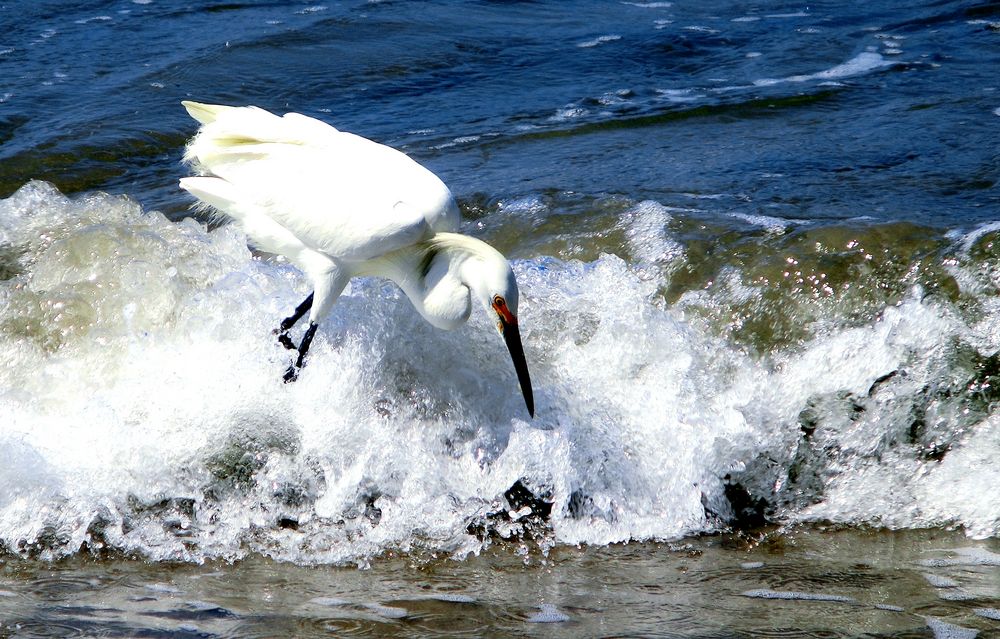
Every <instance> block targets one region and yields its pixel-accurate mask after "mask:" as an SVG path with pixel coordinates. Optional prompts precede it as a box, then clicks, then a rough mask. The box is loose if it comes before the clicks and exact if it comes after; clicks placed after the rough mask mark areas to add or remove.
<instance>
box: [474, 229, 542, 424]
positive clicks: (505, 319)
mask: <svg viewBox="0 0 1000 639" xmlns="http://www.w3.org/2000/svg"><path fill="white" fill-rule="evenodd" d="M476 257H477V259H476V260H475V262H476V265H475V267H474V272H473V273H472V274H471V276H470V277H468V278H467V281H466V285H467V286H469V288H470V289H471V290H472V292H473V295H474V296H475V297H478V298H479V300H480V302H481V303H482V304H483V306H485V307H486V309H487V313H489V314H490V316H491V318H492V319H493V320H494V321H495V322H496V326H497V330H498V331H499V332H500V335H501V336H502V337H503V340H504V342H505V343H506V344H507V350H508V351H510V357H511V359H512V360H513V362H514V370H515V371H516V372H517V381H518V383H519V384H520V386H521V393H522V394H523V395H524V404H525V406H527V408H528V414H529V415H531V416H532V417H534V416H535V400H534V396H533V395H532V392H531V377H529V375H528V364H527V362H526V361H525V359H524V348H523V347H522V346H521V332H520V330H519V329H518V326H517V304H518V290H517V280H516V279H515V278H514V271H513V270H512V269H511V268H510V263H509V262H508V261H507V259H506V258H505V257H503V255H501V254H500V253H498V252H497V251H495V250H493V249H492V248H490V250H489V251H485V250H484V251H483V252H481V253H480V254H479V255H477V256H476Z"/></svg>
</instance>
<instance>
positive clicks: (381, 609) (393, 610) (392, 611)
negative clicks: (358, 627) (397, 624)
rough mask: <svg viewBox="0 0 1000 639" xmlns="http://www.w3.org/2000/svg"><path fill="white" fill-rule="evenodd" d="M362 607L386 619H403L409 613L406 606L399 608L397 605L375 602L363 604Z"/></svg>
mask: <svg viewBox="0 0 1000 639" xmlns="http://www.w3.org/2000/svg"><path fill="white" fill-rule="evenodd" d="M362 608H365V609H366V610H370V611H371V612H374V613H375V614H376V615H378V616H379V617H385V618H386V619H403V618H404V617H406V615H408V614H409V612H408V611H407V610H406V608H400V607H398V606H385V605H382V604H376V603H370V604H363V605H362Z"/></svg>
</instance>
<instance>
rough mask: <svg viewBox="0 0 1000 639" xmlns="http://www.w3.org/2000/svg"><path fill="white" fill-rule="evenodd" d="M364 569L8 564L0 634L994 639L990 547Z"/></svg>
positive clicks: (697, 549) (2, 574)
mask: <svg viewBox="0 0 1000 639" xmlns="http://www.w3.org/2000/svg"><path fill="white" fill-rule="evenodd" d="M516 550H517V547H516V546H512V547H501V548H496V549H494V550H492V551H490V552H487V553H485V554H483V555H481V556H478V557H474V558H470V559H467V560H464V561H460V562H455V561H451V560H442V559H433V558H431V557H428V556H421V557H413V556H403V557H386V558H384V559H383V560H382V561H380V562H378V563H377V564H375V565H373V566H372V567H371V568H370V569H367V570H357V569H352V568H331V567H312V568H310V567H302V566H295V565H293V564H285V563H275V562H271V561H266V560H262V559H259V558H258V559H249V560H244V561H241V562H238V563H236V564H227V563H218V562H209V563H207V564H204V565H191V564H171V563H162V562H158V563H146V562H138V561H122V560H101V561H94V560H91V559H86V558H75V559H67V560H63V561H59V562H55V563H49V564H43V563H38V562H25V561H18V560H12V561H9V562H7V563H5V564H4V565H3V566H2V569H0V618H2V620H3V621H2V626H0V636H11V637H43V636H101V637H125V636H129V637H131V636H156V637H193V636H199V637H273V636H296V637H323V636H329V635H330V634H331V633H334V634H336V635H338V636H355V635H358V636H371V635H374V636H382V637H422V636H455V637H482V636H512V635H517V636H527V637H535V636H539V637H592V636H648V637H676V638H685V637H700V638H707V637H720V638H721V637H771V636H782V637H802V638H808V637H860V636H865V637H868V636H877V637H898V638H902V637H932V636H933V637H973V636H977V634H976V633H978V636H980V637H991V636H997V635H998V634H1000V621H998V618H1000V610H998V607H1000V582H998V580H997V574H998V573H997V570H998V566H1000V554H997V552H996V551H997V550H998V549H997V545H996V543H995V542H992V541H991V542H971V541H969V540H967V539H965V538H964V537H963V536H962V535H961V534H958V533H954V532H945V531H912V532H899V533H887V532H879V531H851V530H840V531H821V530H816V529H799V530H793V531H783V532H781V533H778V532H771V533H768V534H762V535H761V536H760V537H758V538H754V539H746V538H743V539H739V538H734V537H728V536H724V537H708V538H700V539H690V540H685V541H680V542H677V543H675V544H671V545H666V544H628V545H612V546H605V547H585V548H572V547H563V548H558V549H555V550H553V551H551V552H550V553H548V555H547V556H542V555H540V554H538V553H535V552H530V551H528V552H525V553H524V554H522V553H520V552H516Z"/></svg>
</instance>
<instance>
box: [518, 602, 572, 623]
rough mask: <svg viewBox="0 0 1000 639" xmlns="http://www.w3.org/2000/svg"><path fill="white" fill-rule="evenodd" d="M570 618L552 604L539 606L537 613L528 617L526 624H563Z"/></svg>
mask: <svg viewBox="0 0 1000 639" xmlns="http://www.w3.org/2000/svg"><path fill="white" fill-rule="evenodd" d="M569 619H570V617H569V615H567V614H566V613H564V612H562V611H561V610H559V609H558V608H556V607H555V606H554V605H552V604H544V603H543V604H541V605H540V606H539V611H538V612H536V613H535V614H533V615H531V616H530V617H528V623H563V622H566V621H569Z"/></svg>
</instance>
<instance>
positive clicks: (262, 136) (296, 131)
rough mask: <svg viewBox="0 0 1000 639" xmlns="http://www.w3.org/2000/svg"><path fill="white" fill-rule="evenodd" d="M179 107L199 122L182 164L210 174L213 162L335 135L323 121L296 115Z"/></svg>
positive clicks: (215, 106) (253, 109) (219, 107)
mask: <svg viewBox="0 0 1000 639" xmlns="http://www.w3.org/2000/svg"><path fill="white" fill-rule="evenodd" d="M181 104H183V105H184V108H185V109H187V112H188V113H189V114H190V115H191V117H192V118H194V119H195V120H197V121H198V122H200V123H201V128H200V129H199V130H198V134H197V135H196V136H195V137H194V139H193V140H191V143H190V144H189V145H188V147H187V150H186V151H185V153H184V161H185V162H189V163H191V164H194V165H195V166H196V168H198V169H199V170H200V171H202V172H204V173H209V174H212V173H214V171H213V170H212V167H213V165H214V164H215V163H216V162H230V161H234V160H236V161H238V160H242V159H250V158H252V157H254V156H258V155H261V154H264V153H267V152H269V151H271V150H272V147H271V146H270V145H274V144H290V145H302V144H323V141H324V140H327V139H331V135H332V134H336V133H337V129H335V128H333V127H332V126H330V125H329V124H326V123H325V122H321V121H319V120H317V119H315V118H310V117H308V116H305V115H301V114H298V113H288V114H286V115H285V116H284V117H279V116H277V115H274V114H273V113H271V112H269V111H265V110H264V109H261V108H259V107H255V106H246V107H231V106H223V105H219V104H201V103H200V102H191V101H184V102H182V103H181Z"/></svg>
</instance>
